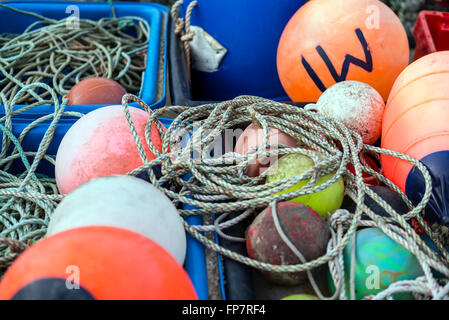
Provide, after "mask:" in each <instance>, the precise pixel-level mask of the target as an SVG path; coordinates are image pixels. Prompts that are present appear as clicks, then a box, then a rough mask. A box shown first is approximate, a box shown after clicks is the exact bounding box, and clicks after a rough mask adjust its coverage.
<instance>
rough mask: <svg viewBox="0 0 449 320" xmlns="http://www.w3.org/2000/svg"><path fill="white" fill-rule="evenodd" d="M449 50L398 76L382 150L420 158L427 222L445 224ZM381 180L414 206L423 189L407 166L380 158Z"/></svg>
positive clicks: (448, 220) (448, 216) (448, 217)
mask: <svg viewBox="0 0 449 320" xmlns="http://www.w3.org/2000/svg"><path fill="white" fill-rule="evenodd" d="M448 83H449V51H441V52H436V53H433V54H430V55H427V56H424V57H422V58H421V59H419V60H417V61H415V62H413V63H412V64H411V65H410V66H408V67H407V68H406V69H405V70H404V71H403V72H402V73H401V74H400V76H399V77H398V78H397V80H396V82H395V84H394V86H393V88H392V90H391V93H390V97H389V98H388V102H387V105H386V108H385V112H384V118H383V123H382V147H383V148H386V149H389V150H393V151H398V152H401V153H403V154H406V155H409V156H411V157H413V158H415V159H418V160H420V161H421V162H422V163H424V164H425V165H426V167H427V168H428V169H429V171H430V174H431V176H432V197H431V199H430V201H429V204H428V206H427V208H426V214H427V216H428V218H429V220H430V221H431V222H433V221H436V222H439V223H441V224H444V225H449V210H448V208H447V207H448V203H447V199H449V197H448V196H449V188H448V187H449V172H448V170H447V168H448V167H449V126H448V123H449V91H448V89H447V84H448ZM381 160H382V166H383V169H384V172H385V176H386V177H387V178H388V179H390V180H391V181H393V182H394V183H395V184H396V185H398V186H399V187H400V188H401V189H402V190H403V191H404V192H406V193H407V195H408V196H409V197H410V199H411V200H412V201H414V202H415V203H418V202H419V201H420V200H421V198H422V195H423V194H424V190H425V185H424V180H423V177H422V174H421V173H420V171H419V170H413V168H412V167H413V166H412V164H411V163H409V162H407V161H404V160H400V159H397V158H394V157H390V156H385V155H382V158H381Z"/></svg>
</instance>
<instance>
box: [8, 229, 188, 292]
mask: <svg viewBox="0 0 449 320" xmlns="http://www.w3.org/2000/svg"><path fill="white" fill-rule="evenodd" d="M74 289H79V290H74ZM0 299H2V300H5V299H25V300H61V299H70V300H78V299H96V300H172V299H180V300H192V299H197V296H196V292H195V289H194V287H193V285H192V282H191V281H190V278H189V277H188V275H187V273H186V272H185V271H184V269H183V268H182V266H181V265H180V264H179V263H178V262H177V261H176V260H175V259H174V258H173V257H172V255H171V254H169V253H168V252H167V251H166V250H165V249H164V248H162V247H161V246H159V245H158V244H157V243H155V242H154V241H152V240H150V239H148V238H147V237H144V236H142V235H140V234H138V233H135V232H132V231H129V230H126V229H122V228H116V227H104V226H95V227H82V228H75V229H70V230H67V231H64V232H60V233H58V234H55V235H53V236H50V237H46V238H44V239H42V240H40V241H38V242H37V243H36V244H34V245H33V246H31V247H30V248H29V249H27V250H26V251H25V252H24V253H23V254H21V255H20V256H19V257H18V258H17V260H16V261H15V262H14V263H13V264H12V265H11V266H10V267H9V268H8V270H7V271H6V273H5V275H4V276H3V278H2V280H1V282H0Z"/></svg>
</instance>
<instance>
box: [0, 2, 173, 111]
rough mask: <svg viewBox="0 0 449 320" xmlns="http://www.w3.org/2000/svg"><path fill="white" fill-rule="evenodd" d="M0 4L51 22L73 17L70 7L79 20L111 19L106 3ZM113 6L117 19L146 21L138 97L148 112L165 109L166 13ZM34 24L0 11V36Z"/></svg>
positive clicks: (155, 7) (135, 5)
mask: <svg viewBox="0 0 449 320" xmlns="http://www.w3.org/2000/svg"><path fill="white" fill-rule="evenodd" d="M0 4H3V5H7V6H10V7H13V8H16V9H20V10H24V11H30V12H34V13H37V14H40V15H42V16H45V17H48V18H53V19H64V18H68V17H69V16H70V15H71V14H72V13H73V11H71V10H73V7H71V6H76V7H78V8H79V15H80V19H91V20H99V19H101V18H104V17H111V18H112V17H113V15H112V11H111V7H110V5H109V4H108V3H107V2H79V1H48V0H47V1H39V0H37V1H29V0H28V1H27V0H17V1H2V2H0ZM113 5H114V8H115V12H116V15H117V17H123V16H137V17H140V18H143V19H145V20H146V21H148V23H149V25H150V36H149V43H148V53H147V61H146V70H145V71H144V73H143V75H142V85H141V89H140V93H139V95H138V96H139V97H140V98H141V99H142V100H143V101H145V103H147V104H148V105H149V106H150V107H151V108H152V109H156V108H160V107H162V106H164V105H165V100H166V71H167V68H166V65H167V61H166V60H167V59H166V56H167V50H166V43H167V31H168V21H169V9H168V7H166V6H163V5H159V4H156V3H139V2H119V1H117V2H116V1H114V2H113ZM66 10H67V11H66ZM67 12H68V13H67ZM37 20H38V19H37V18H35V17H32V16H30V15H25V14H21V13H17V12H14V11H11V10H9V9H7V8H4V7H0V34H2V33H21V32H23V31H24V30H25V29H26V28H27V27H28V26H29V25H31V24H32V23H33V22H35V21H37ZM0 78H1V75H0ZM130 105H133V104H130ZM102 106H104V105H79V106H77V107H79V108H78V111H80V112H87V111H90V110H93V109H97V108H100V107H102ZM0 108H3V106H1V107H0ZM51 110H52V107H51V106H48V111H49V112H51Z"/></svg>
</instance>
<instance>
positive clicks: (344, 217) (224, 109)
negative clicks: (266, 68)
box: [0, 83, 449, 299]
mask: <svg viewBox="0 0 449 320" xmlns="http://www.w3.org/2000/svg"><path fill="white" fill-rule="evenodd" d="M36 88H40V89H42V90H44V91H47V92H49V96H51V97H52V104H53V105H54V106H55V110H54V113H53V114H49V115H47V116H45V117H43V118H40V119H37V120H35V121H33V122H32V123H31V124H30V125H29V126H28V127H27V128H26V129H25V130H24V131H23V132H22V133H21V134H20V135H19V137H15V136H14V134H13V130H12V129H13V126H14V119H13V116H14V115H17V114H18V113H20V112H23V111H24V110H27V109H29V107H24V108H21V109H19V110H14V109H15V108H14V106H16V104H17V102H18V101H20V99H21V97H22V96H23V95H25V94H27V92H30V91H33V90H35V89H36ZM130 102H137V103H138V104H139V105H140V106H141V107H142V108H143V109H145V110H146V111H147V112H148V113H149V114H150V118H149V120H148V122H147V124H146V127H145V141H141V140H140V139H139V137H138V135H137V131H136V128H135V127H134V124H133V122H132V119H131V117H130V113H129V106H128V104H129V103H130ZM66 103H67V100H64V101H63V102H62V103H59V102H58V97H57V95H56V93H55V92H54V91H53V90H52V89H51V88H50V87H49V86H47V85H45V84H41V83H37V84H31V85H27V86H25V87H24V88H23V89H21V90H19V92H18V93H17V94H16V95H15V96H14V98H13V99H12V101H11V103H9V104H7V105H6V108H5V113H6V115H5V116H4V117H2V118H1V126H0V128H1V130H2V133H3V139H2V154H1V157H0V164H1V167H0V177H2V183H1V184H0V186H1V188H0V200H1V202H2V207H1V209H0V266H6V265H8V264H10V263H11V262H12V261H13V260H14V258H15V257H16V256H17V255H18V254H19V253H20V251H21V250H23V249H24V248H26V246H27V245H29V243H30V241H31V242H32V241H36V240H38V239H40V238H41V237H42V236H43V235H44V234H45V232H46V226H47V224H48V221H49V218H50V216H51V213H52V211H53V210H54V209H55V207H56V206H57V204H58V202H59V201H60V200H61V199H62V197H63V196H62V195H59V194H58V192H57V188H56V185H55V181H54V179H50V178H48V177H44V176H41V175H39V174H37V173H36V168H37V166H38V164H39V163H40V162H42V161H47V162H49V163H50V164H52V165H54V158H53V157H52V156H51V155H47V154H46V150H47V148H48V146H49V143H50V142H51V139H52V137H53V134H54V129H55V127H56V125H57V123H58V121H59V120H60V119H61V117H63V116H71V117H73V116H77V117H81V116H82V114H78V113H73V112H66V111H64V108H65V104H66ZM40 104H41V102H37V103H35V104H34V105H40ZM122 105H123V110H124V115H125V118H126V119H127V121H128V124H129V127H130V131H131V133H132V135H133V137H134V140H135V142H136V146H137V148H138V150H139V153H140V155H141V158H142V161H143V165H142V166H141V167H139V168H137V169H135V170H133V171H132V172H130V173H128V174H130V175H139V174H141V173H146V174H147V176H148V177H149V180H150V182H151V183H152V184H153V185H155V186H156V187H157V188H159V189H160V190H161V191H163V192H164V193H165V194H166V195H167V196H168V197H169V198H170V199H171V200H172V201H173V203H174V204H175V205H177V206H178V207H180V208H181V209H180V210H179V212H180V214H181V215H182V216H184V217H187V216H191V215H204V216H206V215H211V214H213V213H214V214H216V215H217V216H218V219H217V220H216V221H215V222H214V223H211V224H206V225H200V226H191V225H189V224H188V223H187V222H185V221H184V227H185V229H186V231H187V232H189V233H190V234H191V235H192V236H193V237H195V238H196V239H198V240H199V241H200V242H201V243H203V244H204V245H205V246H206V247H208V248H210V249H212V250H215V251H217V252H220V253H221V254H223V255H224V256H226V257H229V258H231V259H234V260H236V261H238V262H240V263H243V264H245V265H248V266H250V267H253V268H256V269H259V270H264V271H271V272H305V273H307V275H308V277H309V280H310V282H311V284H312V286H313V287H314V288H315V290H316V291H317V295H318V296H319V297H320V298H321V299H335V298H339V299H353V298H354V296H355V293H354V291H355V288H354V263H352V264H351V267H352V270H351V272H350V274H349V275H347V274H345V268H344V263H343V250H344V248H345V247H346V245H348V244H349V243H350V241H352V244H353V242H354V239H355V238H354V235H355V232H356V231H357V228H358V227H360V226H370V227H377V228H379V229H380V230H382V232H384V233H385V234H386V235H387V236H388V237H390V238H391V239H393V240H394V241H395V242H397V243H399V244H400V245H402V246H403V247H404V248H406V249H407V250H409V251H410V252H411V253H412V254H413V255H414V256H415V257H416V258H417V259H418V261H419V263H420V265H421V267H422V270H423V272H424V276H422V277H420V278H417V279H414V280H408V281H399V282H395V283H393V284H392V285H390V286H389V287H388V288H387V289H386V290H384V291H382V292H380V293H379V294H377V295H375V296H369V297H365V298H366V299H392V298H393V295H394V294H397V293H399V292H411V293H413V295H414V296H415V298H417V299H447V298H448V297H449V285H448V281H449V263H448V261H449V255H448V253H447V251H446V250H445V249H444V244H443V243H442V242H441V241H439V240H438V239H437V238H438V237H437V236H438V235H436V234H435V232H434V231H433V230H432V228H431V227H429V226H428V225H427V224H426V223H425V222H424V221H423V218H422V216H421V214H422V211H423V208H424V207H425V206H426V204H427V201H428V200H429V197H430V193H431V179H430V175H429V173H428V171H427V169H426V168H425V166H424V165H422V164H421V163H420V162H419V161H417V160H415V159H412V158H410V157H408V156H406V155H402V154H400V153H397V152H393V151H389V150H384V149H381V148H377V147H374V146H370V145H363V143H362V140H361V138H360V136H359V135H357V134H356V133H354V132H352V131H349V130H348V129H347V128H346V127H345V126H344V125H342V124H341V123H340V122H338V121H336V120H334V119H330V118H325V117H323V116H321V115H319V114H317V113H314V112H310V111H307V110H304V109H301V108H298V107H295V106H291V105H287V104H282V103H278V102H273V101H270V100H266V99H262V98H257V97H249V96H242V97H238V98H236V99H234V100H230V101H225V102H222V103H217V104H207V105H202V106H197V107H183V106H166V107H164V108H161V109H157V110H154V111H152V110H150V108H149V107H148V105H146V104H145V103H144V102H143V101H142V100H141V99H139V98H138V97H136V96H134V95H131V94H127V95H125V96H124V97H123V100H122ZM166 112H176V113H179V116H177V117H176V118H175V119H174V120H173V123H172V124H171V125H170V127H169V128H167V130H165V128H163V127H162V125H161V124H160V122H159V121H158V120H157V119H158V118H160V117H161V116H162V115H163V114H164V113H166ZM44 121H47V122H49V125H48V129H47V131H46V134H45V136H44V138H43V140H42V141H41V143H40V145H39V148H38V150H37V152H28V151H24V150H23V148H22V147H21V142H22V141H23V138H24V137H25V135H26V134H27V133H28V132H29V131H30V130H31V127H33V126H36V125H38V124H39V123H42V122H44ZM249 122H253V123H257V124H259V125H260V126H261V127H262V128H263V130H264V132H265V134H264V139H263V142H262V144H261V146H259V147H258V148H253V149H250V150H249V151H248V153H247V154H246V155H243V156H242V155H238V154H235V153H234V152H233V151H232V149H231V150H226V152H225V153H224V154H220V153H218V152H215V153H214V155H213V157H211V156H210V153H211V150H214V151H217V150H215V149H214V148H213V147H214V146H216V140H217V139H218V140H219V139H221V137H222V134H223V132H226V130H232V129H235V128H237V127H242V126H246V125H247V124H248V123H249ZM153 123H154V124H155V125H156V127H157V128H158V130H159V133H160V135H161V138H162V151H161V152H159V151H158V149H157V148H156V147H155V146H154V145H153V144H152V141H151V137H150V128H151V126H152V124H153ZM268 128H277V129H279V130H281V131H283V132H285V133H286V134H288V135H290V136H291V137H293V138H295V139H297V141H298V146H297V147H289V146H286V145H277V146H275V145H270V144H269V142H268V139H267V137H268ZM144 144H146V145H148V147H149V148H150V150H151V151H152V152H153V153H154V154H155V155H156V159H154V160H152V161H149V160H148V159H147V157H146V153H145V151H144V148H143V146H144ZM364 152H370V153H378V154H386V155H390V156H394V157H397V158H400V159H403V160H406V161H409V162H411V163H412V164H413V165H415V166H416V168H417V169H418V170H420V171H421V172H422V174H423V176H424V179H425V184H426V191H425V193H424V197H423V199H422V200H421V202H420V203H419V204H418V205H416V206H413V205H412V203H411V202H410V201H409V199H408V198H407V197H406V196H405V194H404V193H403V192H402V191H401V190H400V189H399V188H398V187H396V186H395V185H394V184H393V183H391V182H390V181H389V180H387V179H386V178H385V177H384V176H382V175H381V174H379V173H378V172H376V171H374V170H372V169H371V168H369V167H368V166H366V165H364V164H363V163H362V162H361V161H360V159H361V155H362V154H363V153H364ZM292 153H295V154H304V155H307V156H310V157H312V158H313V159H314V162H315V166H314V167H313V168H310V169H309V170H307V171H306V172H304V173H303V174H301V175H299V176H295V177H292V178H289V179H284V180H282V181H279V182H275V183H269V184H264V182H265V175H266V174H262V175H261V176H259V177H256V178H250V177H248V176H247V175H246V170H247V168H248V164H249V163H252V162H253V161H254V160H255V159H257V158H262V157H264V156H274V155H286V154H292ZM317 154H321V155H322V156H317ZM30 157H31V158H32V161H31V162H30V161H28V158H30ZM13 161H21V162H22V163H23V164H24V167H25V170H24V172H23V173H20V174H18V175H17V174H16V175H14V174H12V173H11V170H12V168H13V167H14V165H13ZM348 164H351V165H353V166H354V168H355V174H352V173H351V172H350V171H349V170H348V169H347V165H348ZM155 166H160V171H161V175H158V176H157V175H156V174H155V172H154V171H153V168H154V167H155ZM362 171H364V172H367V173H369V174H371V175H373V176H374V177H375V178H376V179H378V180H379V181H381V182H383V183H384V184H385V185H387V186H388V187H390V188H391V189H393V190H394V191H396V192H397V193H398V195H400V197H401V198H402V199H403V200H404V202H405V203H406V204H407V205H408V207H409V208H410V211H409V212H408V213H407V214H403V215H400V214H399V213H398V212H396V211H395V210H394V209H393V208H391V206H389V205H388V204H387V203H386V202H385V201H384V200H383V199H381V198H379V197H378V196H377V194H376V193H374V192H373V191H372V190H371V189H370V188H368V187H367V186H366V185H365V184H364V183H363V178H362ZM327 174H331V175H332V178H331V179H329V180H327V182H325V183H324V184H321V185H319V186H314V184H315V182H316V181H317V179H318V178H319V177H321V176H323V175H327ZM340 177H343V179H344V180H345V182H346V190H345V192H346V194H347V195H348V196H350V197H351V198H352V199H353V200H354V201H355V203H356V204H357V209H356V211H355V212H348V211H347V210H337V211H336V212H335V213H333V214H332V215H331V216H330V218H329V221H328V224H329V227H330V229H331V239H330V241H329V243H328V247H327V252H326V253H325V254H324V255H323V256H321V257H319V258H317V259H315V260H313V261H305V259H304V257H303V256H302V254H301V253H300V252H299V251H298V250H297V249H295V248H293V247H292V244H291V243H289V239H288V236H286V234H285V233H284V231H283V230H282V228H281V227H280V225H279V223H277V224H276V223H275V225H276V226H277V227H276V228H277V230H278V233H279V235H280V236H281V238H282V239H284V242H285V243H286V244H287V245H288V246H289V247H290V248H291V249H292V252H293V253H294V254H295V255H296V256H297V257H298V261H300V262H301V263H298V264H295V265H273V264H269V263H265V262H262V261H257V260H254V259H251V258H249V257H247V256H245V255H241V254H238V253H236V252H233V251H231V250H229V249H226V248H224V247H221V246H220V245H218V244H217V243H215V242H213V241H211V240H209V239H208V238H207V237H206V236H205V235H203V232H204V231H217V232H219V233H220V234H222V235H223V234H225V230H226V228H228V227H229V226H231V225H235V224H237V223H241V222H242V221H243V220H247V219H249V218H250V217H252V216H253V214H255V213H258V212H260V211H261V210H263V209H265V208H266V207H268V206H272V207H273V209H274V215H273V219H278V218H277V213H276V204H277V203H278V202H280V201H288V200H290V199H292V198H296V197H298V196H301V195H306V194H311V193H316V192H319V191H321V190H324V189H325V188H327V187H329V186H330V185H331V184H333V183H334V182H335V181H337V180H338V179H339V178H340ZM305 179H308V180H309V181H308V183H307V184H306V185H305V186H304V187H303V188H301V189H300V190H296V191H293V192H289V193H284V194H277V193H278V192H280V191H283V190H285V189H288V188H290V187H291V186H293V185H296V184H297V183H299V182H300V181H303V180H305ZM365 196H369V197H371V198H372V199H373V200H374V201H375V202H377V203H378V204H379V206H381V207H382V208H383V209H384V210H385V211H386V212H387V213H388V214H389V215H390V216H389V217H382V216H378V215H376V214H375V213H374V212H372V211H371V210H370V209H369V208H368V207H367V206H365V204H364V197H365ZM185 205H190V206H193V209H190V210H187V209H185ZM232 212H240V214H239V215H238V216H237V217H235V218H232V219H226V218H227V217H228V215H229V214H230V213H232ZM362 213H365V215H363V216H362ZM410 219H416V221H417V222H418V224H419V225H420V226H421V227H422V228H423V230H424V232H425V233H426V234H427V235H429V236H430V238H431V239H433V240H434V242H435V244H436V246H437V247H438V249H439V250H440V252H441V253H442V254H441V255H439V254H437V253H436V252H434V251H433V250H432V249H431V248H429V247H428V246H427V245H426V243H424V242H423V240H421V238H420V236H419V235H418V234H417V233H416V232H415V231H414V229H413V228H412V227H411V226H410V224H409V221H410ZM275 222H276V220H275ZM235 240H238V239H235ZM352 248H355V246H354V245H353V246H352ZM354 258H355V251H354V250H353V251H352V261H353V262H354ZM326 264H327V265H328V266H329V270H330V274H331V276H332V279H333V282H334V284H335V288H336V291H335V293H334V295H333V296H332V297H325V296H324V295H323V294H322V293H321V292H320V291H319V289H318V288H317V286H316V283H315V281H314V279H313V274H312V273H311V272H310V271H311V270H312V269H314V268H317V267H320V266H324V265H326ZM431 268H432V269H434V270H436V271H438V272H440V273H441V274H442V275H443V278H442V279H435V278H434V276H433V273H432V270H431ZM348 276H349V278H350V281H349V290H350V295H349V297H348V296H346V290H345V286H346V282H345V279H346V278H347V277H348Z"/></svg>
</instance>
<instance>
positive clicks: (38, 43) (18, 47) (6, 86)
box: [0, 4, 150, 104]
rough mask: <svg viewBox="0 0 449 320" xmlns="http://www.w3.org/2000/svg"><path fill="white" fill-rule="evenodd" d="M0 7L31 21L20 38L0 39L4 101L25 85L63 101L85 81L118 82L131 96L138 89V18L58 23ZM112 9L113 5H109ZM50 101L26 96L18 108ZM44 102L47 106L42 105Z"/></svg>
mask: <svg viewBox="0 0 449 320" xmlns="http://www.w3.org/2000/svg"><path fill="white" fill-rule="evenodd" d="M0 7H3V8H7V9H9V10H12V11H14V12H18V13H21V14H24V15H29V16H33V17H34V18H37V19H38V21H36V22H34V23H32V24H31V25H30V26H29V27H28V28H26V30H25V31H24V32H23V33H21V34H2V35H0V95H1V96H3V97H4V98H5V99H6V100H7V101H10V100H12V99H13V97H14V96H15V94H16V93H17V92H18V91H19V90H20V89H21V88H24V87H25V86H26V85H27V84H31V83H36V82H42V83H46V84H48V85H51V86H52V87H53V89H54V90H55V91H56V93H57V94H58V95H60V96H64V95H65V94H67V93H68V92H69V90H70V89H71V87H73V85H74V84H76V83H78V82H79V81H80V80H82V79H84V78H88V77H93V76H96V77H107V78H110V79H113V80H116V81H118V82H119V83H120V84H121V85H122V86H123V87H124V88H125V89H126V90H127V92H130V93H135V94H138V92H139V91H140V89H141V86H142V74H143V71H144V70H145V62H146V52H147V47H148V41H149V36H150V26H149V24H148V22H147V21H146V20H145V19H142V18H140V17H134V16H132V17H131V16H130V17H121V18H117V17H115V11H112V12H113V13H114V17H113V18H102V19H100V20H98V21H93V20H89V19H78V20H76V23H77V25H76V26H75V27H73V22H74V21H73V18H71V17H68V18H65V19H62V20H55V19H50V18H46V17H44V16H41V15H38V14H36V13H33V12H28V11H23V10H19V9H16V8H13V7H10V6H7V5H4V4H0ZM111 8H112V9H113V6H112V5H111ZM47 98H50V96H49V92H48V91H45V90H40V91H37V92H32V91H27V93H26V94H24V95H23V96H22V97H21V98H20V100H19V101H17V102H18V104H32V103H34V102H35V101H38V102H42V101H43V100H45V99H47ZM47 102H48V101H47Z"/></svg>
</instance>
